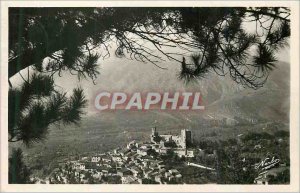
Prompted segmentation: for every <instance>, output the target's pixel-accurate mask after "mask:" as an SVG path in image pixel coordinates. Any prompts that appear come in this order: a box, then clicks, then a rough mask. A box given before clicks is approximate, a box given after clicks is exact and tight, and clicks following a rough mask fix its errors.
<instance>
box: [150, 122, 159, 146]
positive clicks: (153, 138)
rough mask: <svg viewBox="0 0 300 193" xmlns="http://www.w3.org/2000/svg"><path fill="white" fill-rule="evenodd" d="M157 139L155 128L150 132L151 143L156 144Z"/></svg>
mask: <svg viewBox="0 0 300 193" xmlns="http://www.w3.org/2000/svg"><path fill="white" fill-rule="evenodd" d="M157 139H158V132H157V131H156V126H155V127H153V128H152V132H151V142H153V143H156V142H157Z"/></svg>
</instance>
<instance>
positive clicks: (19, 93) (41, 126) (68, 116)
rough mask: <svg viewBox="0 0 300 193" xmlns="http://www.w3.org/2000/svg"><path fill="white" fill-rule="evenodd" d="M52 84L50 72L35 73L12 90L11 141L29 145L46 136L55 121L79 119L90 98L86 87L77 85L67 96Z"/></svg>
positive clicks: (10, 94)
mask: <svg viewBox="0 0 300 193" xmlns="http://www.w3.org/2000/svg"><path fill="white" fill-rule="evenodd" d="M53 84H54V81H53V79H52V78H51V77H50V76H46V75H36V74H33V75H32V76H31V78H30V80H29V81H28V82H24V83H23V85H22V86H21V88H19V89H10V90H9V108H8V113H9V116H8V126H9V127H8V132H9V135H10V136H9V137H10V138H9V140H8V141H9V142H16V141H22V142H24V143H25V144H26V145H29V144H30V143H32V142H37V141H40V140H42V139H44V138H45V136H46V134H47V132H48V128H49V126H50V125H52V124H56V125H59V124H60V123H62V124H70V123H75V124H76V123H78V122H79V120H80V118H81V116H82V114H83V113H84V112H83V108H84V107H85V105H86V102H87V101H86V99H85V96H84V94H83V90H82V89H80V88H76V89H74V90H73V95H72V96H70V97H69V98H68V97H67V96H66V93H63V92H58V91H56V90H55V88H54V85H53Z"/></svg>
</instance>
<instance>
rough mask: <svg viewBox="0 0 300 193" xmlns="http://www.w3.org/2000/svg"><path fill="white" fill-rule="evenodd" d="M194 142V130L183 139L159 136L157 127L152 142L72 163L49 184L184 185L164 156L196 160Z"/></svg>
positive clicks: (187, 131)
mask: <svg viewBox="0 0 300 193" xmlns="http://www.w3.org/2000/svg"><path fill="white" fill-rule="evenodd" d="M191 140H192V133H191V131H190V130H186V129H183V130H181V134H180V135H159V133H158V132H157V130H156V127H154V128H152V132H151V136H150V142H140V143H139V142H136V141H131V142H129V143H128V144H127V146H126V147H124V148H116V149H114V150H113V151H110V152H106V153H102V154H98V155H94V156H91V157H82V158H81V159H79V160H71V161H69V162H68V163H66V165H65V167H62V168H60V169H59V170H57V171H55V172H54V174H53V175H52V177H50V178H49V179H48V180H46V182H45V183H72V182H73V183H122V184H169V183H173V184H174V183H175V184H180V183H182V174H181V173H180V172H179V171H178V170H177V169H175V168H170V167H166V165H165V163H164V161H163V159H162V158H161V156H163V155H167V154H168V153H169V152H173V153H174V154H176V155H177V156H178V157H180V158H182V157H194V151H193V150H192V149H191V148H189V145H190V144H191ZM188 164H190V163H188ZM190 165H193V164H190ZM194 166H196V165H194ZM200 167H202V168H204V169H205V167H203V166H200ZM206 169H208V170H213V169H212V168H206Z"/></svg>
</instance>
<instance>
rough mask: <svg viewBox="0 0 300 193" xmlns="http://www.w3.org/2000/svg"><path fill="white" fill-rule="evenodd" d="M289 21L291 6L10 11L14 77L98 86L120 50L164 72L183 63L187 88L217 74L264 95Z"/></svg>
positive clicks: (13, 9)
mask: <svg viewBox="0 0 300 193" xmlns="http://www.w3.org/2000/svg"><path fill="white" fill-rule="evenodd" d="M289 16H290V10H289V9H288V8H285V7H270V8H267V7H240V8H237V7H232V8H229V7H227V8H207V7H205V8H204V7H193V8H190V7H184V8H183V7H172V8H168V7H164V8H146V7H144V8H140V7H139V8H112V7H105V8H10V10H9V33H10V36H9V53H10V54H9V57H10V58H9V77H12V76H13V75H15V74H16V73H17V72H19V71H20V70H22V69H25V68H27V67H29V66H33V67H34V68H35V69H37V70H38V71H40V72H44V73H51V74H52V75H53V74H56V73H57V74H59V75H60V74H61V72H62V71H69V72H70V73H72V74H76V75H77V76H78V78H87V77H90V78H91V79H92V80H95V78H96V77H97V75H98V74H99V71H98V65H97V61H98V59H99V58H100V57H102V58H107V57H109V56H110V55H111V49H110V47H116V49H115V52H114V53H115V55H116V56H117V57H126V58H129V59H135V60H138V61H142V62H150V63H152V64H154V65H156V66H157V67H159V68H162V69H164V67H161V66H159V62H161V61H165V60H166V59H169V60H172V61H176V62H179V63H181V65H182V68H181V72H180V73H179V78H181V79H184V80H185V81H187V82H189V81H192V80H198V79H201V78H204V77H206V76H207V74H208V73H211V72H215V73H217V74H219V75H221V76H225V75H227V74H229V76H230V77H231V78H232V79H233V80H234V81H235V82H237V83H239V84H241V85H243V86H247V87H250V88H253V89H257V88H260V87H262V86H263V85H264V83H265V81H266V80H267V77H268V75H269V73H270V71H272V69H273V68H274V67H276V66H275V62H276V57H275V54H276V52H277V51H278V50H279V48H282V47H284V46H286V45H287V43H288V38H289V36H290V19H289ZM249 25H250V26H256V27H255V29H256V30H254V31H251V30H249V29H247V27H245V26H249ZM173 50H175V51H173ZM251 50H256V53H254V54H252V51H251ZM186 58H188V59H186Z"/></svg>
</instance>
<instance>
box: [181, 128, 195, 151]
mask: <svg viewBox="0 0 300 193" xmlns="http://www.w3.org/2000/svg"><path fill="white" fill-rule="evenodd" d="M191 142H192V132H191V131H190V130H187V129H182V130H181V147H182V148H184V149H185V148H187V147H188V146H189V145H190V144H191Z"/></svg>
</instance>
